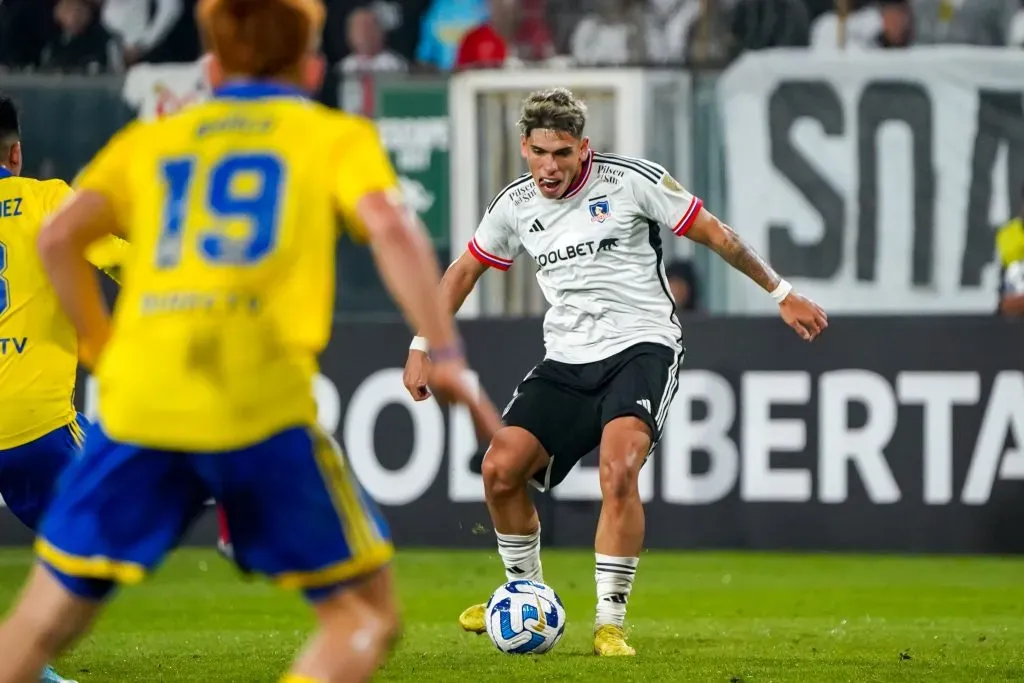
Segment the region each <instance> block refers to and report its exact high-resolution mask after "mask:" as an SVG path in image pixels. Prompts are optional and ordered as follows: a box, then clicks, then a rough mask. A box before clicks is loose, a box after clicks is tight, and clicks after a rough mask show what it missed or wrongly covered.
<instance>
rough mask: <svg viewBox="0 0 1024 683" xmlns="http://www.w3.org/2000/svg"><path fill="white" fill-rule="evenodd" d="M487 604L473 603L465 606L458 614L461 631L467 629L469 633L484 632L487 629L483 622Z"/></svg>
mask: <svg viewBox="0 0 1024 683" xmlns="http://www.w3.org/2000/svg"><path fill="white" fill-rule="evenodd" d="M486 608H487V605H473V606H472V607H467V608H466V609H465V611H464V612H463V613H462V614H460V615H459V626H461V627H462V630H463V631H469V632H470V633H484V632H486V631H487V626H486V625H485V623H484V613H485V610H486Z"/></svg>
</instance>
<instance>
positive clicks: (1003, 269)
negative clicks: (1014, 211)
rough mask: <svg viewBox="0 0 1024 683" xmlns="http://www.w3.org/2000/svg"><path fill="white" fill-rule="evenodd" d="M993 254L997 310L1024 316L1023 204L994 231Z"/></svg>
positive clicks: (1006, 313) (1004, 313) (1010, 314)
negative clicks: (997, 294)
mask: <svg viewBox="0 0 1024 683" xmlns="http://www.w3.org/2000/svg"><path fill="white" fill-rule="evenodd" d="M1022 195H1024V193H1022ZM1022 199H1024V196H1022ZM996 253H997V255H998V258H999V312H1000V313H1002V314H1003V315H1004V316H1007V317H1024V206H1022V208H1021V212H1020V213H1019V214H1018V215H1017V216H1015V217H1014V218H1013V219H1011V220H1009V221H1007V222H1006V224H1005V225H1003V226H1002V227H1001V228H999V231H998V232H996Z"/></svg>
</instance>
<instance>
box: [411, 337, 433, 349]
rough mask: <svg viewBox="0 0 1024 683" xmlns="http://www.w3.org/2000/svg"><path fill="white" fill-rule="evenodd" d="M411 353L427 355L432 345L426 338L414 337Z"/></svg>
mask: <svg viewBox="0 0 1024 683" xmlns="http://www.w3.org/2000/svg"><path fill="white" fill-rule="evenodd" d="M409 350H410V351H422V352H423V353H427V352H428V351H430V344H428V343H427V338H426V337H413V338H412V343H411V344H409Z"/></svg>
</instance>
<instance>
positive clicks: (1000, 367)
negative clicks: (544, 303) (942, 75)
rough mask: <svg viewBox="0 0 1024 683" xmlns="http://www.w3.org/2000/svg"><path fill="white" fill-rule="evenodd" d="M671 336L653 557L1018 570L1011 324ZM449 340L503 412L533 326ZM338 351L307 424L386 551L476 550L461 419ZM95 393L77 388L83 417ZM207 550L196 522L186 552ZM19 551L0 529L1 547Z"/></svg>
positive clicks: (344, 343)
mask: <svg viewBox="0 0 1024 683" xmlns="http://www.w3.org/2000/svg"><path fill="white" fill-rule="evenodd" d="M685 328H686V346H687V358H686V361H685V363H684V369H683V371H682V374H681V377H680V383H679V386H680V388H679V394H678V396H677V397H676V400H675V401H674V403H673V405H672V408H671V411H670V414H669V418H668V424H667V428H666V433H665V436H664V439H663V440H662V443H661V445H660V446H659V448H658V452H657V453H656V454H655V456H654V458H653V459H652V460H651V461H650V462H649V463H648V465H647V466H646V467H645V468H644V470H643V473H642V480H641V492H642V495H643V497H644V499H645V501H646V504H647V523H648V530H647V544H648V545H649V546H650V547H654V548H751V549H814V550H864V551H892V552H998V553H1009V552H1024V535H1022V534H1021V533H1020V531H1019V529H1020V520H1021V519H1024V325H1022V324H1019V323H1013V322H1010V321H1005V320H1001V319H998V318H995V317H990V318H975V317H959V316H958V317H945V318H939V317H913V318H886V317H877V316H872V317H864V318H839V319H836V320H834V321H832V323H831V326H830V328H829V330H828V332H827V334H826V335H825V336H824V337H822V338H821V339H820V340H819V341H817V342H815V343H814V344H811V345H807V344H805V343H803V342H801V341H800V340H799V339H797V337H796V336H795V335H794V334H793V333H792V332H791V331H790V330H789V329H788V328H787V327H786V326H785V325H783V324H782V323H781V322H780V321H779V320H777V319H774V318H747V319H696V320H691V321H688V322H687V324H686V325H685ZM462 329H463V332H464V334H465V337H466V341H467V344H468V348H469V350H470V359H471V362H472V366H473V368H474V370H475V371H476V372H477V373H479V375H478V377H479V379H480V381H481V383H482V384H483V386H485V387H487V389H488V391H489V392H490V393H491V396H492V398H493V399H494V400H495V401H496V402H497V403H498V404H499V405H500V404H503V403H504V402H505V401H506V400H507V399H508V397H509V396H510V395H511V392H512V389H513V387H514V386H515V385H516V384H517V383H518V382H519V380H520V379H521V378H522V377H523V376H524V375H525V374H526V373H527V371H528V370H529V369H530V368H531V367H532V366H533V365H534V364H535V363H536V362H537V361H538V360H539V359H540V358H541V357H542V355H543V347H542V342H541V329H540V321H539V320H534V319H523V320H490V321H468V322H464V323H463V324H462ZM334 339H335V341H334V342H333V343H332V345H331V346H330V348H329V349H328V351H327V352H326V353H325V354H324V355H323V357H322V376H321V377H319V378H318V380H317V385H316V393H317V398H318V403H319V406H320V421H321V422H322V423H323V424H324V426H325V427H326V428H327V429H329V430H331V431H333V432H335V433H336V434H337V435H338V436H339V438H340V439H341V441H342V442H343V443H344V444H345V446H346V451H347V453H348V456H349V459H350V462H351V466H352V468H353V469H354V470H355V472H356V473H357V474H358V476H359V477H360V479H361V480H362V482H363V484H364V485H365V486H366V488H367V489H368V490H369V492H370V493H371V494H372V495H373V496H374V497H375V498H376V499H377V500H378V501H380V502H381V503H382V504H383V505H384V507H385V508H386V513H387V516H388V519H389V520H390V522H391V524H392V527H393V530H394V533H395V536H396V538H397V540H398V542H399V543H400V544H402V545H405V546H465V547H476V546H478V547H488V548H489V547H491V546H492V544H493V534H492V532H491V531H490V528H489V520H488V516H487V512H486V509H485V507H484V504H483V502H482V499H483V487H482V483H481V481H480V478H479V477H478V476H477V475H474V474H473V473H472V472H471V471H470V470H469V460H470V459H471V457H472V455H473V454H474V452H475V450H476V447H477V445H476V439H475V436H474V433H473V429H472V426H471V423H470V421H469V418H468V415H467V414H466V411H465V410H464V409H461V408H460V409H452V410H445V409H442V408H441V407H439V406H438V405H437V404H436V403H435V402H434V401H433V400H432V399H431V400H429V401H426V402H422V403H413V401H412V400H411V399H410V398H409V397H408V396H407V394H406V392H405V390H404V389H403V387H402V383H401V374H402V364H403V363H404V360H405V357H406V349H407V346H408V340H409V335H408V332H407V330H406V328H405V327H404V326H403V325H401V324H397V323H396V324H391V323H380V324H375V323H374V324H370V323H362V324H355V323H352V324H342V325H340V326H339V327H338V328H337V330H336V334H335V337H334ZM83 388H84V390H81V389H83ZM94 389H95V387H94V386H93V385H92V382H91V381H85V379H84V378H83V383H82V385H81V386H80V391H79V397H80V400H81V401H82V405H83V407H84V409H86V411H87V412H88V413H90V414H92V415H95V413H96V407H97V406H96V403H95V400H94V399H95V391H94ZM595 464H596V457H595V455H594V454H591V455H590V456H588V457H587V458H586V459H585V460H584V462H583V463H581V465H580V466H579V467H578V468H577V470H576V471H574V472H573V473H572V475H570V477H569V479H567V480H566V481H565V482H564V483H563V484H562V485H561V486H560V487H559V488H557V489H555V492H554V495H553V496H545V495H539V496H538V501H539V504H540V506H541V515H542V518H543V524H544V534H545V536H546V539H545V543H547V544H548V545H559V546H582V547H585V546H588V545H590V543H591V542H592V538H593V534H594V523H595V520H596V517H597V514H598V510H599V502H598V501H599V497H600V494H599V488H598V483H597V470H596V467H595ZM267 504H268V505H273V501H267ZM212 538H213V536H212V524H211V523H210V520H204V521H203V522H202V523H201V524H200V525H199V527H198V530H197V532H196V533H195V534H194V536H193V540H194V541H203V542H206V541H210V540H211V539H212ZM27 540H28V534H27V533H25V532H24V531H23V530H21V529H20V528H19V527H18V525H17V523H16V522H15V521H14V520H13V517H12V516H11V515H9V514H8V513H7V512H3V513H2V514H0V543H6V544H10V543H21V542H26V541H27Z"/></svg>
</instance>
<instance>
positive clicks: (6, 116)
mask: <svg viewBox="0 0 1024 683" xmlns="http://www.w3.org/2000/svg"><path fill="white" fill-rule="evenodd" d="M20 140H21V124H20V122H19V121H18V106H17V105H16V104H14V100H12V99H11V98H10V97H5V96H3V95H0V151H3V152H4V153H5V154H6V152H7V151H8V150H9V149H10V147H11V145H13V144H14V143H16V142H19V141H20Z"/></svg>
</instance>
